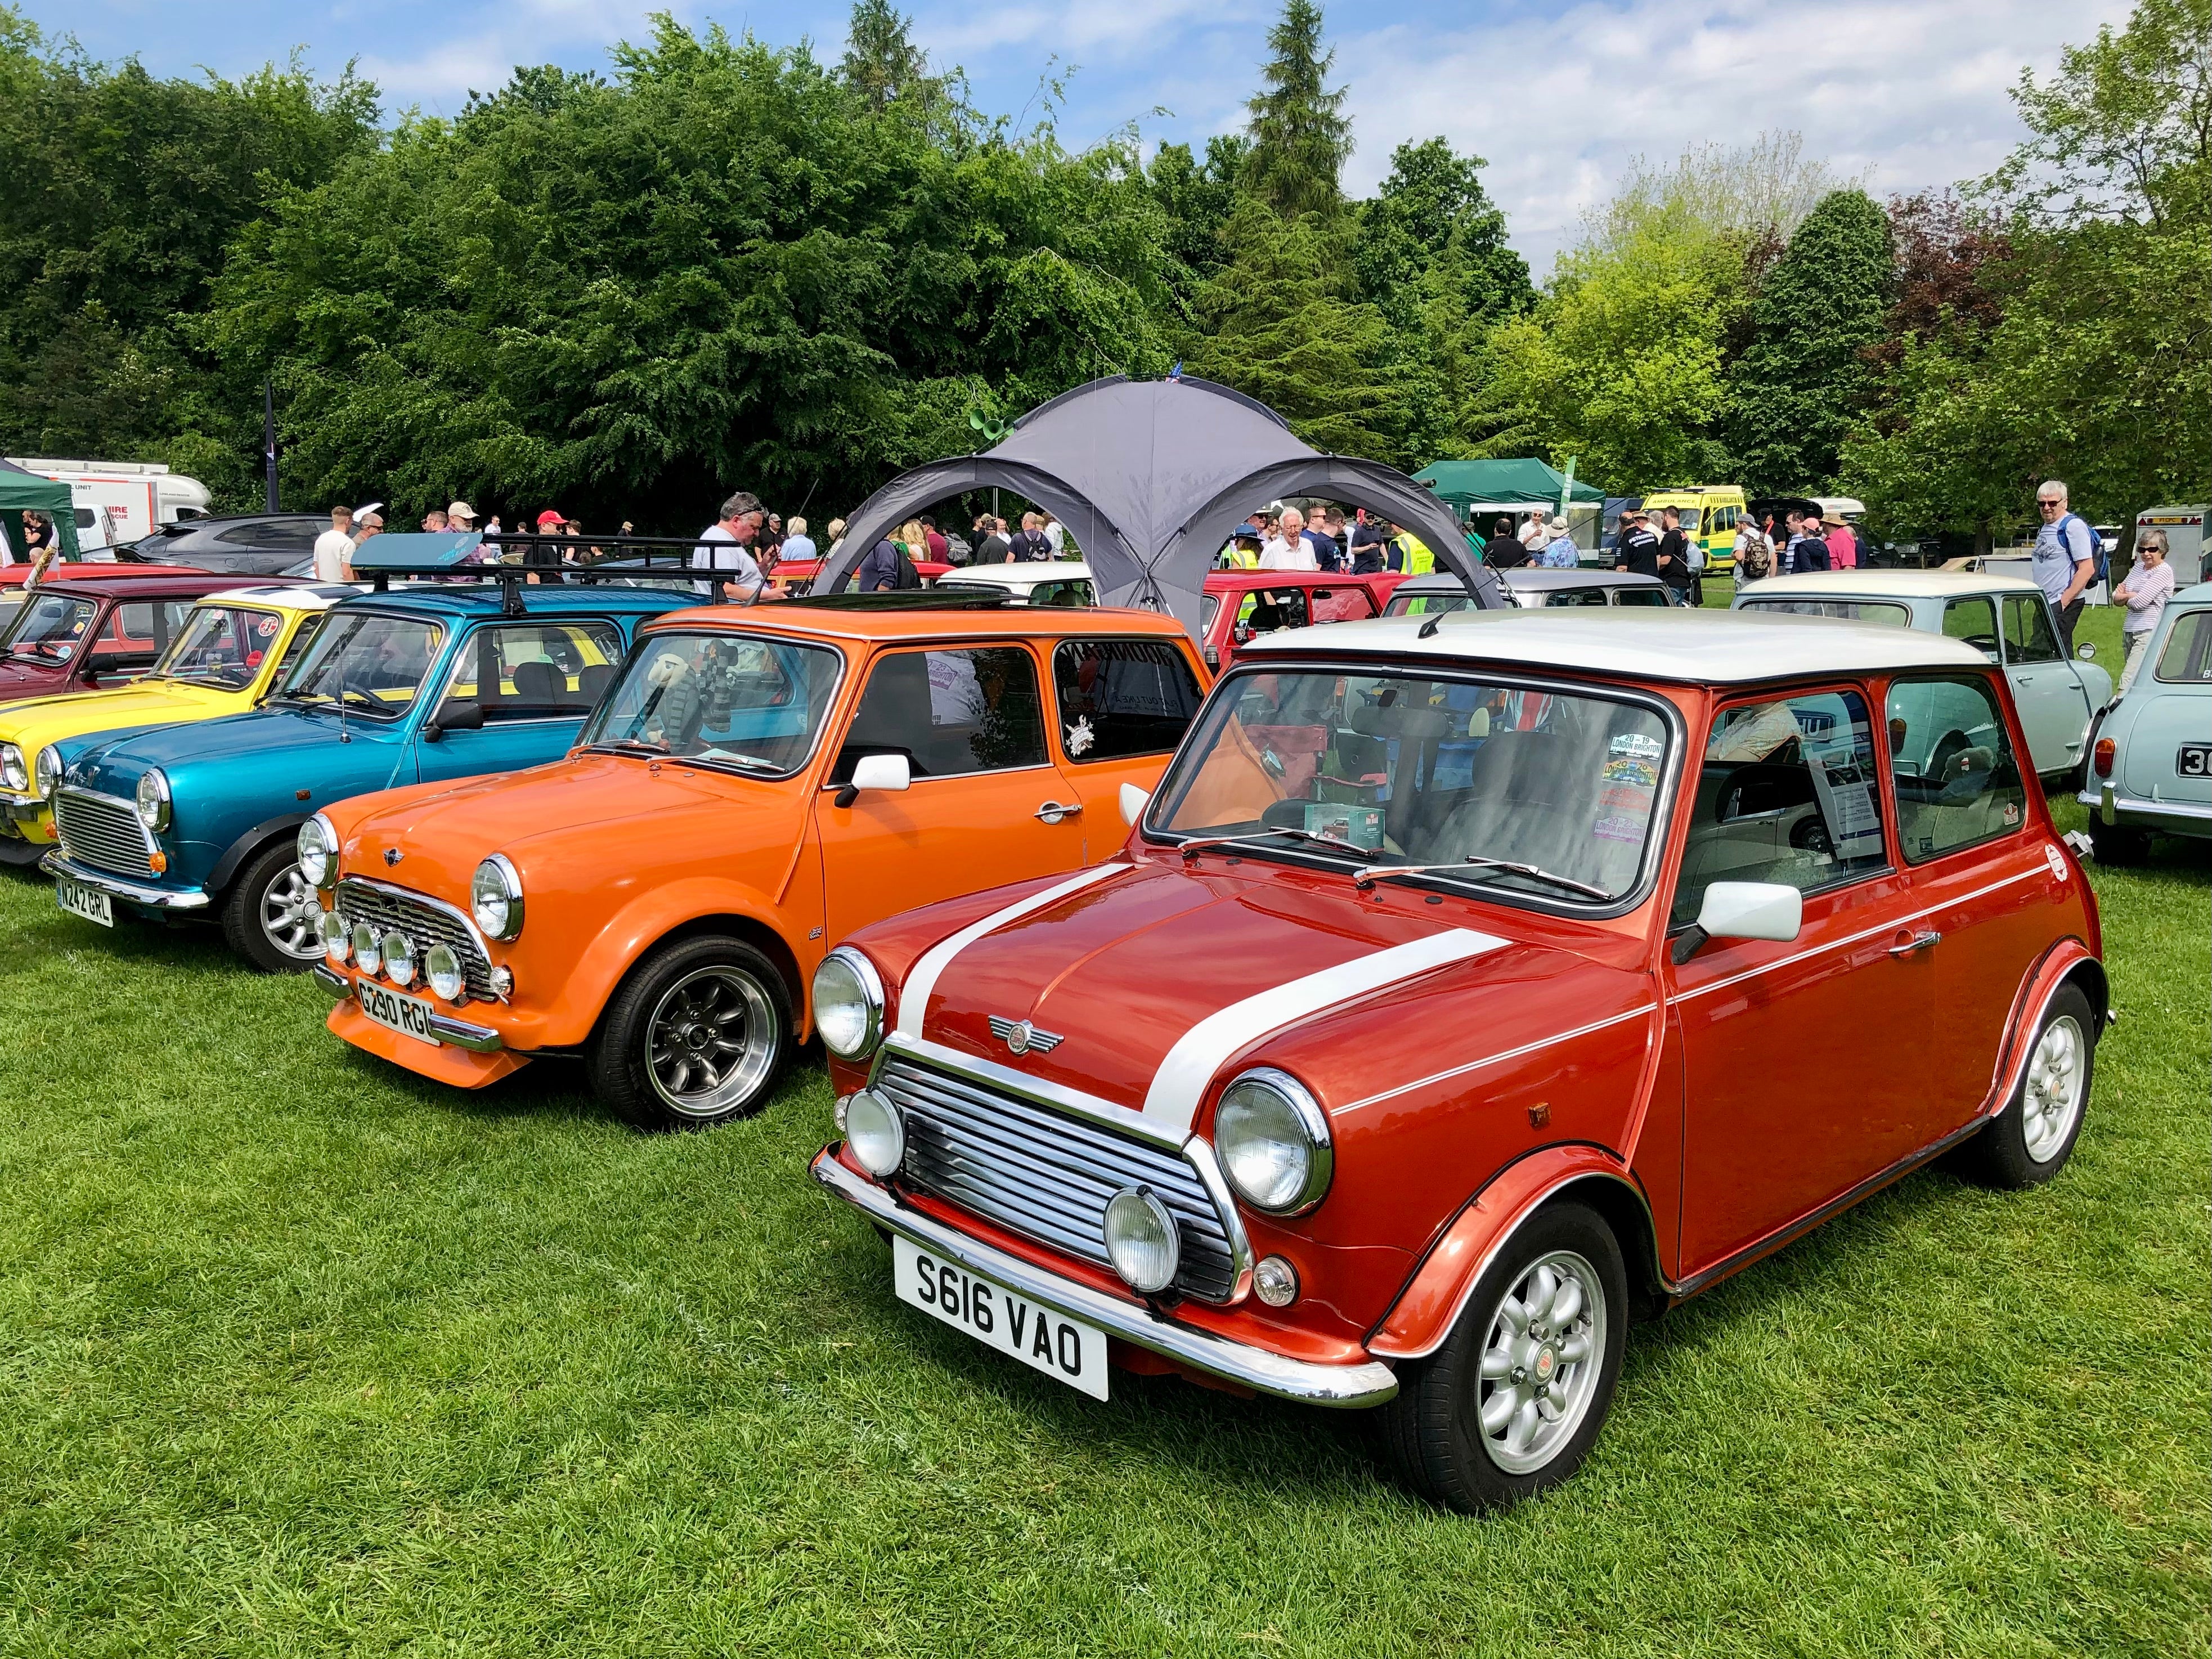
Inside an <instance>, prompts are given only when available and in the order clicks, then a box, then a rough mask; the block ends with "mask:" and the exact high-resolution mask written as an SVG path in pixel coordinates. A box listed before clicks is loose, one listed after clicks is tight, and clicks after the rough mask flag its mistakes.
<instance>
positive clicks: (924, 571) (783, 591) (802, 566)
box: [763, 559, 959, 599]
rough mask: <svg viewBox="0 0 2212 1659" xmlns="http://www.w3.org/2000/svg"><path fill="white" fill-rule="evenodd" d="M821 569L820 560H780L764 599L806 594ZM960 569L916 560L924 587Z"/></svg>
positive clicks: (915, 566) (936, 562) (943, 562)
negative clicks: (808, 585) (797, 592)
mask: <svg viewBox="0 0 2212 1659" xmlns="http://www.w3.org/2000/svg"><path fill="white" fill-rule="evenodd" d="M821 568H822V561H821V560H819V559H779V560H777V561H776V563H775V568H774V569H772V570H770V571H769V573H768V591H767V592H766V593H765V594H764V595H763V597H764V598H767V599H787V598H788V597H789V596H790V594H791V592H792V591H793V589H794V588H796V589H798V590H799V591H800V592H804V591H805V586H806V585H807V584H808V583H811V581H812V580H814V577H815V574H816V573H817V572H818V571H819V570H820V569H821ZM958 568H959V567H958V566H957V565H954V564H947V563H946V562H945V561H944V560H942V559H916V560H915V562H914V569H915V574H916V575H918V576H920V577H921V585H922V586H924V587H927V586H930V585H931V584H932V583H933V582H934V581H936V580H937V579H938V578H939V576H949V575H951V574H952V573H953V572H954V571H955V570H957V569H958Z"/></svg>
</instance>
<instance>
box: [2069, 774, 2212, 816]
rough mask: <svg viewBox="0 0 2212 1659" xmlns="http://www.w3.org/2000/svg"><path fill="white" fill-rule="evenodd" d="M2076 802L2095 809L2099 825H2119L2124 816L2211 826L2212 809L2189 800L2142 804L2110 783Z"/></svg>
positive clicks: (2084, 794) (2082, 793) (2080, 797)
mask: <svg viewBox="0 0 2212 1659" xmlns="http://www.w3.org/2000/svg"><path fill="white" fill-rule="evenodd" d="M2075 799H2077V800H2079V801H2080V802H2081V805H2084V806H2087V807H2090V808H2092V809H2093V810H2094V811H2095V812H2096V814H2097V821H2098V822H2099V823H2116V822H2118V817H2119V815H2120V814H2121V813H2123V812H2124V813H2126V814H2127V815H2128V816H2129V817H2131V818H2200V819H2203V820H2205V821H2207V822H2212V806H2205V805H2200V804H2199V803H2197V802H2196V801H2188V800H2142V799H2138V798H2136V796H2133V795H2123V794H2121V793H2119V792H2118V791H2117V790H2115V789H2114V788H2113V787H2112V785H2111V784H2109V783H2107V784H2102V785H2100V786H2099V787H2097V788H2095V789H2093V790H2090V789H2084V790H2083V791H2082V792H2081V793H2080V794H2079V795H2077V796H2076V797H2075Z"/></svg>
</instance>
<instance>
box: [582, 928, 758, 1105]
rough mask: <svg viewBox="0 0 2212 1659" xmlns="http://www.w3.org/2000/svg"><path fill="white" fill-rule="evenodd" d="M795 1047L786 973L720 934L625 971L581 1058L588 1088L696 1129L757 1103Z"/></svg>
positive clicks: (692, 941)
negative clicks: (626, 974) (587, 1071)
mask: <svg viewBox="0 0 2212 1659" xmlns="http://www.w3.org/2000/svg"><path fill="white" fill-rule="evenodd" d="M792 1048H793V1042H792V1035H791V988H790V987H789V986H787V985H786V984H785V983H784V979H783V975H781V973H779V972H778V971H777V970H776V967H775V963H772V962H770V961H769V959H768V958H767V957H764V956H763V955H762V954H761V953H760V952H759V951H757V950H755V949H754V948H753V947H752V946H751V945H747V944H746V943H744V940H742V939H729V938H726V937H722V936H719V935H717V936H709V937H708V938H704V939H684V940H683V941H682V942H680V943H678V944H676V945H669V946H667V947H666V948H665V949H664V950H661V951H656V952H655V953H654V954H653V955H652V956H649V957H647V958H646V959H645V960H644V961H643V962H642V963H639V965H638V966H637V967H635V968H634V969H631V970H630V974H629V978H627V979H625V980H624V981H623V984H622V988H621V989H619V990H618V991H617V992H616V993H615V994H614V1000H612V1001H611V1002H610V1003H608V1005H607V1012H606V1017H605V1018H604V1019H602V1020H601V1021H600V1022H599V1034H598V1035H597V1036H594V1037H593V1038H592V1044H591V1048H590V1050H589V1053H588V1054H587V1055H586V1062H587V1064H588V1065H589V1067H590V1071H591V1079H592V1089H593V1090H594V1091H597V1093H598V1094H599V1098H600V1099H602V1100H604V1101H605V1102H606V1103H608V1104H609V1105H611V1106H612V1107H614V1108H615V1109H617V1111H619V1112H621V1113H622V1114H623V1115H624V1116H626V1117H628V1118H629V1119H630V1121H633V1122H635V1123H637V1124H640V1125H641V1126H642V1127H646V1128H650V1129H696V1128H704V1127H707V1126H708V1125H710V1124H715V1123H722V1122H726V1121H728V1120H729V1119H731V1118H733V1117H750V1115H752V1114H753V1113H755V1112H757V1111H758V1110H759V1109H761V1107H762V1106H763V1105H764V1104H765V1103H767V1100H768V1097H769V1091H771V1090H772V1089H773V1088H774V1087H775V1080H776V1078H777V1076H778V1074H779V1073H781V1071H782V1070H783V1066H784V1062H785V1061H786V1060H788V1059H789V1058H790V1056H791V1050H792Z"/></svg>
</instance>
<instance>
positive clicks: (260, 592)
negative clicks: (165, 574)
mask: <svg viewBox="0 0 2212 1659" xmlns="http://www.w3.org/2000/svg"><path fill="white" fill-rule="evenodd" d="M367 591H368V590H367V589H366V588H362V587H349V586H344V585H343V584H341V583H331V584H328V585H325V586H321V587H307V586H292V585H290V584H289V583H270V584H267V585H265V586H258V587H226V588H224V589H223V590H222V592H220V593H209V594H206V595H204V597H202V598H201V599H199V600H197V603H198V604H201V605H285V606H288V607H289V608H290V609H292V610H294V611H327V610H329V609H330V608H331V606H332V605H336V604H337V602H338V601H339V600H340V599H352V598H354V597H355V596H356V595H357V594H360V593H363V592H367Z"/></svg>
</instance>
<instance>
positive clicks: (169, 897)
mask: <svg viewBox="0 0 2212 1659" xmlns="http://www.w3.org/2000/svg"><path fill="white" fill-rule="evenodd" d="M39 868H40V869H41V870H43V871H45V872H46V873H47V874H48V875H50V876H67V877H68V878H70V880H71V881H74V882H80V883H82V884H84V885H85V886H87V887H97V888H98V889H99V890H100V891H101V892H103V893H111V894H112V895H114V896H116V897H117V898H121V899H129V900H130V901H131V902H132V903H133V904H148V905H151V906H153V908H155V909H157V910H204V909H205V908H207V902H208V896H207V895H206V894H205V893H203V892H201V891H199V890H197V889H196V888H193V889H186V890H182V891H179V890H178V889H176V888H173V887H148V886H145V885H143V884H141V883H138V882H135V881H125V880H124V879H123V878H122V877H120V876H111V875H109V874H108V873H107V872H106V871H105V870H95V869H94V868H93V867H92V866H90V865H86V864H79V863H77V862H76V860H74V859H65V858H64V857H63V856H62V855H61V853H60V850H59V849H58V848H57V849H56V850H55V851H53V852H51V853H49V854H46V856H45V857H44V858H42V859H40V860H39Z"/></svg>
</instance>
